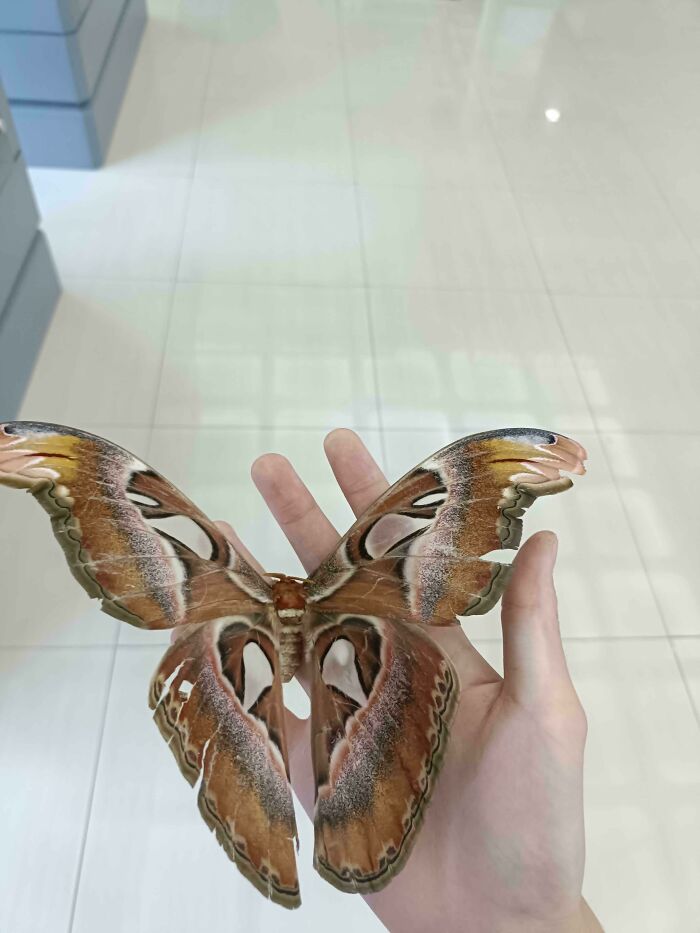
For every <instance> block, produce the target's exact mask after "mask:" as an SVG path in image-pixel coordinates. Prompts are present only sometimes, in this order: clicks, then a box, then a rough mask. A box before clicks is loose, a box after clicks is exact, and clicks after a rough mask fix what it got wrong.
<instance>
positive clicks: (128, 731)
mask: <svg viewBox="0 0 700 933" xmlns="http://www.w3.org/2000/svg"><path fill="white" fill-rule="evenodd" d="M160 654H161V650H160V649H153V648H151V649H146V650H141V649H133V648H131V649H121V650H120V652H119V655H118V658H117V665H116V669H115V676H114V685H113V689H112V693H111V697H110V706H109V712H108V716H107V724H106V729H105V738H104V745H103V754H102V757H101V761H100V769H99V772H98V776H97V785H96V790H95V799H94V806H93V813H92V819H91V824H90V832H89V834H88V839H87V846H86V850H85V862H84V866H83V873H82V878H81V884H80V890H79V895H78V902H77V907H76V916H75V923H74V926H73V933H88V931H90V933H92V931H94V930H95V929H96V927H99V928H100V929H103V928H104V923H105V917H107V918H109V928H110V929H111V930H126V929H134V930H148V931H149V933H169V931H172V930H173V929H180V928H182V929H193V930H200V929H201V930H207V931H208V933H224V931H226V933H229V931H230V930H231V929H232V928H236V927H239V926H240V927H241V928H245V929H246V930H252V931H259V933H268V931H270V930H276V929H280V928H281V927H282V926H283V927H284V929H289V930H300V931H301V930H303V931H307V930H309V929H310V928H311V927H312V926H313V927H314V928H320V926H328V925H330V926H332V927H333V928H334V929H335V930H338V931H339V933H345V931H348V933H350V931H353V930H357V929H363V930H369V931H374V930H376V931H379V930H383V929H384V927H383V926H382V925H381V924H380V923H379V921H378V920H376V918H375V917H374V915H373V914H372V912H371V911H370V909H369V907H367V905H366V904H365V903H364V902H363V901H362V900H361V898H359V897H348V896H347V895H344V894H341V893H340V892H339V891H336V890H335V889H334V888H333V887H331V885H329V884H327V883H326V882H324V881H323V880H322V879H321V878H320V876H318V875H317V874H316V873H315V872H314V871H313V868H312V865H311V862H312V851H313V830H312V828H311V824H310V822H309V820H308V818H307V817H306V816H305V815H304V814H303V813H302V812H299V810H298V813H297V822H298V826H299V832H300V837H301V849H300V851H299V853H298V856H297V864H298V868H299V880H300V887H301V892H302V906H301V908H300V909H299V910H295V911H289V912H285V913H283V912H282V908H280V907H277V906H275V905H274V904H271V903H270V902H269V901H267V900H265V898H263V897H262V896H261V895H260V894H259V893H258V892H257V891H256V890H255V889H254V888H253V887H252V885H251V884H250V883H249V882H247V881H246V880H245V879H243V878H242V876H241V875H240V874H239V873H238V872H237V870H236V869H235V868H234V867H233V865H231V863H230V862H229V861H228V859H227V858H226V856H225V855H224V853H223V851H222V850H221V848H220V847H219V846H218V845H217V844H216V840H215V839H214V838H213V836H212V835H211V833H210V832H209V831H208V829H207V827H206V826H205V824H204V822H203V821H202V819H201V817H200V815H199V813H198V812H197V805H196V801H195V795H194V793H193V791H192V789H191V788H190V787H188V785H187V783H186V782H185V781H184V779H183V778H182V777H181V775H180V774H179V773H178V769H177V765H176V764H175V761H174V760H173V757H172V755H171V753H170V751H169V750H168V748H167V746H166V744H165V742H163V740H162V739H161V737H160V736H159V734H158V730H157V729H156V728H155V726H154V725H153V723H152V722H150V721H149V720H150V718H151V717H150V713H149V710H148V708H147V705H146V696H147V691H148V684H149V681H150V678H151V675H152V674H153V671H154V670H155V668H156V666H157V664H158V661H159V660H160ZM125 749H126V750H128V751H127V753H126V754H125ZM135 762H138V764H137V766H135ZM144 775H146V776H147V778H146V779H144ZM165 890H167V892H168V896H167V897H165V898H164V897H162V896H161V894H160V893H159V892H162V891H165Z"/></svg>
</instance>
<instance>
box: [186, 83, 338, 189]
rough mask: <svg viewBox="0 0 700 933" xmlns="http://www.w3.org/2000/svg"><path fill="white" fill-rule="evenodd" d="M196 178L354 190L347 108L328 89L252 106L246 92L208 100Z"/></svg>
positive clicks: (274, 99) (283, 96) (265, 101)
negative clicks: (351, 186)
mask: <svg viewBox="0 0 700 933" xmlns="http://www.w3.org/2000/svg"><path fill="white" fill-rule="evenodd" d="M196 175H197V178H200V179H221V180H232V181H238V182H246V181H251V182H264V181H270V182H281V183H289V184H297V183H299V184H318V183H321V184H322V183H331V184H332V183H336V182H337V183H341V184H350V183H352V180H353V172H352V156H351V149H350V133H349V124H348V118H347V113H346V108H345V103H344V101H343V100H342V98H341V97H340V96H339V95H338V96H336V95H335V94H329V93H327V92H326V90H325V89H323V90H322V92H321V93H318V92H315V91H312V92H309V93H305V94H299V95H295V94H293V93H292V94H280V96H279V97H278V98H274V97H273V98H272V99H270V100H262V101H255V100H251V99H250V95H249V94H248V93H247V91H243V92H241V93H240V94H239V95H237V96H236V97H225V98H218V97H217V98H209V100H208V101H207V103H206V106H205V109H204V114H203V119H202V132H201V138H200V142H199V148H198V155H197V168H196Z"/></svg>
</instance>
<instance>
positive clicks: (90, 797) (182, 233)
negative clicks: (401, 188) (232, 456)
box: [67, 40, 214, 933]
mask: <svg viewBox="0 0 700 933" xmlns="http://www.w3.org/2000/svg"><path fill="white" fill-rule="evenodd" d="M213 59H214V43H213V41H211V40H210V50H209V61H208V63H207V72H206V77H205V80H204V89H203V94H202V100H201V108H200V112H199V126H198V131H197V142H196V145H195V151H194V155H193V160H192V168H191V171H190V173H189V176H188V189H187V198H186V199H185V204H184V208H183V214H182V227H181V231H180V242H179V247H178V258H177V264H176V265H175V267H174V270H173V276H172V278H171V279H170V280H169V281H170V298H169V307H168V318H167V322H166V325H165V328H164V334H163V343H162V350H161V354H160V364H159V367H158V379H157V381H156V386H155V392H154V396H153V403H152V405H151V415H150V426H149V428H148V439H147V447H148V448H149V454H148V456H150V447H151V442H152V439H153V429H154V426H155V420H156V412H157V408H158V400H159V397H160V389H161V384H162V378H163V371H164V366H165V356H166V351H167V345H168V339H169V335H170V329H171V325H172V318H173V313H174V305H175V292H176V288H177V283H178V273H179V270H180V264H181V260H182V252H183V248H184V242H185V233H186V228H187V215H188V211H189V205H190V201H191V198H192V188H193V183H194V171H195V167H196V161H197V154H198V152H199V142H200V139H201V131H202V125H203V122H204V112H205V106H206V90H207V87H208V84H209V76H210V74H211V68H212V62H213ZM166 281H167V280H166ZM118 649H119V629H118V628H117V629H116V631H115V637H114V644H113V648H112V657H111V662H110V668H109V673H108V676H107V686H106V690H105V699H104V705H103V709H102V722H101V728H100V735H99V739H98V742H97V749H96V753H95V762H94V766H93V771H92V778H91V785H90V792H89V794H88V801H87V812H86V815H85V826H84V830H83V837H82V841H81V846H80V852H79V855H78V865H77V869H76V873H75V884H74V888H73V898H72V901H71V909H70V916H69V920H68V928H67V933H72V930H73V926H74V923H75V915H76V910H77V906H78V898H79V895H80V884H81V880H82V872H83V865H84V861H85V852H86V849H87V840H88V835H89V832H90V823H91V818H92V808H93V803H94V799H95V790H96V787H97V775H98V773H99V768H100V760H101V756H102V745H103V742H104V736H105V729H106V724H107V714H108V710H109V700H110V696H111V692H112V683H113V680H114V671H115V668H116V661H117V653H118Z"/></svg>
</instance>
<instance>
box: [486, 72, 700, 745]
mask: <svg viewBox="0 0 700 933" xmlns="http://www.w3.org/2000/svg"><path fill="white" fill-rule="evenodd" d="M477 94H479V96H480V92H479V89H478V88H477ZM494 139H495V141H496V146H497V147H498V151H499V153H500V154H501V158H502V159H503V156H502V150H501V144H500V142H499V140H498V138H497V136H496V135H494ZM645 170H646V171H647V173H648V174H649V171H648V168H647V167H646V165H645ZM505 171H506V178H507V180H508V183H509V186H510V190H511V196H512V198H513V201H514V203H515V207H516V210H517V212H518V216H519V217H520V222H521V223H522V225H523V227H524V229H525V231H526V233H527V238H528V242H529V243H530V249H531V251H532V253H533V256H534V258H535V262H536V263H537V268H538V269H539V272H540V276H541V278H542V282H543V284H544V286H545V289H546V291H547V294H548V296H549V301H550V304H551V307H552V310H553V312H554V317H555V320H556V322H557V326H558V328H559V332H560V334H561V337H562V340H563V342H564V346H565V347H566V351H567V353H568V355H569V359H570V360H571V362H572V366H573V368H574V372H575V373H576V380H577V382H578V384H579V388H580V389H581V392H582V395H583V398H584V399H585V401H586V406H587V408H588V412H589V415H590V417H591V421H592V423H593V425H594V427H595V434H596V436H597V439H598V441H599V442H600V447H601V449H602V451H603V457H604V458H605V463H606V466H607V468H608V471H609V473H610V478H611V480H612V483H613V486H614V489H615V492H616V494H617V497H618V500H619V502H620V505H621V507H622V513H623V515H624V516H625V520H626V522H627V527H628V529H629V531H630V533H631V535H632V540H633V541H634V546H635V551H636V553H637V557H638V559H639V562H640V565H641V567H642V568H643V570H644V575H645V577H646V579H647V583H648V585H649V591H650V593H651V596H652V599H653V600H654V605H655V606H656V610H657V612H658V615H659V618H660V620H661V624H662V626H663V628H664V631H665V636H659V637H664V638H665V641H666V643H667V644H668V646H669V648H670V650H671V653H672V655H673V658H674V660H675V662H676V669H677V671H678V674H679V676H680V679H681V682H682V684H683V687H684V689H685V692H686V696H687V698H688V701H689V703H690V708H691V710H692V711H693V714H694V716H695V719H696V722H697V724H698V727H699V728H700V712H699V711H698V709H697V708H696V706H695V702H694V699H693V695H692V692H691V690H690V685H689V684H688V681H687V679H686V676H685V671H684V670H683V665H682V664H681V660H680V656H679V654H678V652H677V650H676V646H675V645H674V643H673V637H672V635H671V632H670V630H669V627H668V622H667V620H666V616H665V614H664V612H663V608H662V606H661V603H660V600H659V597H658V594H657V592H656V588H655V586H654V583H653V581H652V579H651V575H650V573H649V567H648V564H647V561H646V559H645V558H644V555H643V553H642V550H641V547H640V544H639V540H638V538H637V534H636V532H635V529H634V526H633V524H632V522H631V520H630V515H629V510H628V508H627V504H626V502H625V498H624V496H623V495H622V491H621V489H620V486H619V483H618V481H617V477H616V475H615V472H614V470H613V469H612V464H611V461H610V457H609V454H608V450H607V447H606V444H605V441H604V439H603V436H602V429H601V428H600V424H599V420H598V418H597V417H596V414H595V411H594V410H593V407H592V405H591V401H590V398H589V396H588V392H587V391H586V387H585V385H584V383H583V381H582V379H581V373H580V370H579V366H578V362H577V360H576V355H575V354H574V353H573V352H572V348H571V345H570V343H569V340H568V338H567V336H566V331H565V329H564V326H563V324H562V321H561V317H560V314H559V310H558V308H557V304H556V301H555V298H554V293H553V292H552V290H551V288H550V286H549V282H548V280H547V277H546V275H545V273H544V269H543V268H542V265H541V262H540V258H539V255H538V253H537V250H536V249H535V245H534V242H533V240H532V235H531V232H530V228H529V226H528V225H527V222H526V219H525V217H524V216H523V212H522V209H521V205H520V200H519V197H518V193H517V191H516V190H515V188H514V187H513V185H512V182H511V177H510V173H509V172H508V170H507V167H506V170H505ZM650 177H651V176H650ZM657 191H658V189H657ZM664 203H666V202H664ZM667 206H668V205H667ZM669 210H670V207H669ZM673 219H674V223H675V224H676V226H677V227H678V228H680V225H679V224H678V222H677V221H676V218H675V215H674V217H673ZM620 433H622V434H624V433H626V432H620ZM652 433H653V432H652ZM622 637H624V636H622Z"/></svg>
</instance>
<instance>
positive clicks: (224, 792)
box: [149, 615, 300, 907]
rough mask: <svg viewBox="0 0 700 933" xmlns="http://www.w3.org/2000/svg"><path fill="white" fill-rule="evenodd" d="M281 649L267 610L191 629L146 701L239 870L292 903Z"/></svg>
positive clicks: (295, 885)
mask: <svg viewBox="0 0 700 933" xmlns="http://www.w3.org/2000/svg"><path fill="white" fill-rule="evenodd" d="M278 651H279V645H278V644H277V639H276V636H275V634H274V632H273V630H272V627H271V625H270V623H269V621H268V618H267V616H266V615H236V616H231V617H229V618H224V619H218V620H216V621H213V622H207V623H205V624H204V625H193V626H187V627H186V628H184V629H183V630H182V634H181V636H180V638H178V640H177V641H176V642H175V643H174V644H173V645H171V647H170V648H169V649H168V651H167V652H166V654H165V656H164V657H163V659H162V661H161V662H160V665H159V667H158V670H157V671H156V673H155V675H154V677H153V680H152V682H151V690H150V696H149V705H150V706H151V709H154V710H155V713H154V719H155V721H156V724H157V726H158V728H159V729H160V731H161V734H162V736H163V738H164V739H165V740H166V742H167V743H168V745H169V746H170V750H171V751H172V753H173V755H174V756H175V759H176V761H177V763H178V765H179V767H180V771H181V772H182V774H183V775H184V776H185V778H187V780H188V781H189V783H190V784H191V785H193V786H194V785H195V784H196V783H197V781H198V780H199V778H200V777H201V783H200V785H199V792H198V796H197V803H198V806H199V812H200V813H201V815H202V817H203V818H204V821H205V822H206V824H207V826H208V827H209V828H210V829H211V830H212V831H213V832H214V833H215V835H216V838H217V840H218V841H219V843H220V844H221V846H222V847H223V849H224V851H225V852H226V854H227V855H228V857H229V858H230V859H231V861H233V862H234V863H235V864H236V866H237V867H238V869H239V870H240V871H241V873H242V874H243V875H244V876H245V877H246V878H247V879H248V880H249V881H251V882H252V884H254V885H255V887H256V888H257V889H258V890H259V891H260V892H261V893H262V894H264V895H265V896H266V897H269V898H270V899H271V900H273V901H275V902H276V903H278V904H282V905H283V906H284V907H298V906H299V904H300V898H299V882H298V879H297V871H296V860H295V854H294V848H295V841H296V839H297V830H296V823H295V820H294V806H293V803H292V793H291V789H290V786H289V764H288V756H287V743H286V739H285V733H284V705H283V700H282V679H281V676H280V668H279V655H278Z"/></svg>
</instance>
